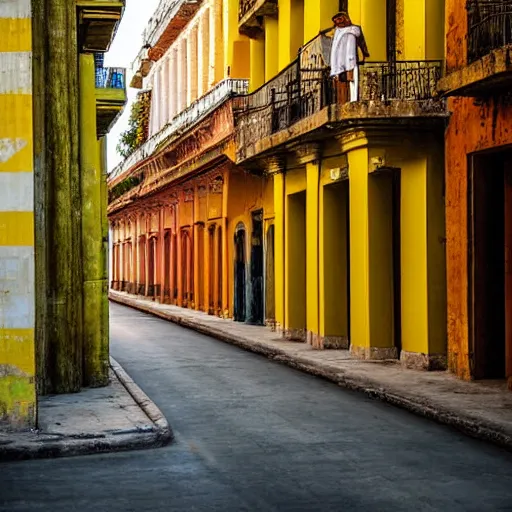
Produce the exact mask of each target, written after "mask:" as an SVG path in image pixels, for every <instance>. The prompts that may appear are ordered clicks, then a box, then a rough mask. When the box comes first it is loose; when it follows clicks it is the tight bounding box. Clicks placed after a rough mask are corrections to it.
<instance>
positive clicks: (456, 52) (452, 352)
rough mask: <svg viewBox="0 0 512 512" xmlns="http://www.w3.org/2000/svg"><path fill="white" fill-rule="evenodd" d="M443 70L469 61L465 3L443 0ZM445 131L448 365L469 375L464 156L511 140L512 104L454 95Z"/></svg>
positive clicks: (453, 68) (493, 147)
mask: <svg viewBox="0 0 512 512" xmlns="http://www.w3.org/2000/svg"><path fill="white" fill-rule="evenodd" d="M446 9H447V10H446V31H447V35H446V37H447V72H451V71H455V70H458V69H460V68H462V67H463V66H465V65H466V63H467V57H466V52H467V45H466V32H467V11H466V9H465V5H464V2H460V0H448V1H447V3H446ZM448 108H449V110H450V112H451V113H452V116H451V119H450V123H449V126H448V129H447V131H446V237H447V240H446V248H447V279H448V283H447V285H448V354H449V355H448V365H449V368H450V370H451V371H453V372H454V373H456V374H457V375H458V376H459V377H461V378H464V379H469V378H470V377H471V374H470V363H469V352H470V347H469V328H468V325H469V324H468V322H469V318H468V306H469V303H468V213H467V212H468V201H467V197H468V189H467V184H468V155H470V154H471V153H475V152H478V151H484V150H490V149H496V148H499V147H501V146H505V145H507V144H512V104H510V100H508V102H507V101H506V100H505V98H500V97H494V98H491V99H489V100H486V101H481V100H477V99H475V98H453V99H450V100H449V103H448Z"/></svg>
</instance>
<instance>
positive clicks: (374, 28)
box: [349, 0, 437, 61]
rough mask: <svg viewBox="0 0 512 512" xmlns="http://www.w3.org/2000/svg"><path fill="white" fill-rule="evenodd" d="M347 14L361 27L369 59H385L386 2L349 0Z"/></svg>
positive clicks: (379, 0) (413, 0)
mask: <svg viewBox="0 0 512 512" xmlns="http://www.w3.org/2000/svg"><path fill="white" fill-rule="evenodd" d="M426 1H429V0H426ZM436 1H437V0H436ZM406 3H407V2H406ZM411 3H415V0H412V2H411ZM349 15H350V18H351V20H352V22H353V23H354V24H356V25H361V27H362V29H363V32H364V36H365V39H366V43H367V45H368V51H369V52H370V55H371V59H370V60H372V61H385V60H387V44H386V39H387V38H386V36H387V23H386V17H387V16H386V2H385V1H383V0H350V2H349Z"/></svg>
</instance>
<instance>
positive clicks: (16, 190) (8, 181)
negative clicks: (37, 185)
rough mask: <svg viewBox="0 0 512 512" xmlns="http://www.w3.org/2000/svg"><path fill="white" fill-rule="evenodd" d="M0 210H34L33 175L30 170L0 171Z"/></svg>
mask: <svg viewBox="0 0 512 512" xmlns="http://www.w3.org/2000/svg"><path fill="white" fill-rule="evenodd" d="M0 192H1V193H2V200H1V201H0V211H3V212H31V211H33V210H34V175H33V173H31V172H0Z"/></svg>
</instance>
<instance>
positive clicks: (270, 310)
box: [265, 224, 276, 326]
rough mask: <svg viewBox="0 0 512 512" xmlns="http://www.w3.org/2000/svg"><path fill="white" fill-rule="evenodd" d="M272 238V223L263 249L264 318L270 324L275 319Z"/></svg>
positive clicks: (273, 232) (273, 235) (273, 228)
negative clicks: (264, 249)
mask: <svg viewBox="0 0 512 512" xmlns="http://www.w3.org/2000/svg"><path fill="white" fill-rule="evenodd" d="M274 240H275V226H274V224H272V225H271V226H269V228H268V230H267V242H266V251H265V316H266V319H265V320H266V322H267V323H269V325H272V326H273V325H274V323H275V320H276V296H275V267H274Z"/></svg>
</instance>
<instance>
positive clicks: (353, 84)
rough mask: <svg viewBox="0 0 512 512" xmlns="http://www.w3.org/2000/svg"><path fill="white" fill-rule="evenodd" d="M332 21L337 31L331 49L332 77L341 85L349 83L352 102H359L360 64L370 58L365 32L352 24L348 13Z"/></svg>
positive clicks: (340, 13)
mask: <svg viewBox="0 0 512 512" xmlns="http://www.w3.org/2000/svg"><path fill="white" fill-rule="evenodd" d="M332 21H333V22H334V27H335V30H334V37H333V41H332V48H331V77H333V78H334V79H335V81H337V82H338V83H339V84H346V83H347V82H348V84H349V86H350V101H358V96H359V64H364V60H365V59H366V58H368V57H370V54H369V52H368V47H367V46H366V41H365V39H364V35H363V30H362V29H361V27H360V26H358V25H354V24H353V23H352V21H351V19H350V16H349V15H348V13H346V12H339V13H338V14H336V15H335V16H333V18H332ZM359 48H360V49H361V53H362V54H363V58H362V60H361V62H359V59H358V49H359ZM339 89H340V88H339V87H338V90H339ZM344 96H346V93H345V94H344ZM340 99H341V98H340Z"/></svg>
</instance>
